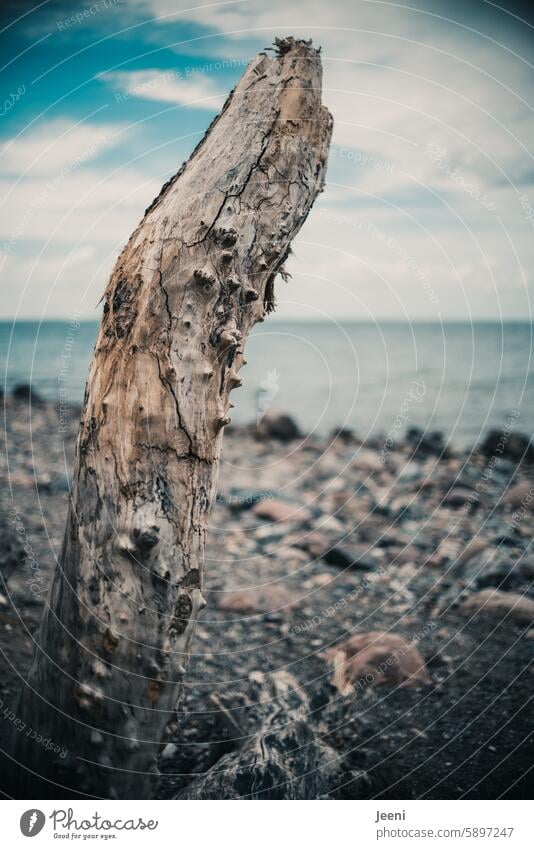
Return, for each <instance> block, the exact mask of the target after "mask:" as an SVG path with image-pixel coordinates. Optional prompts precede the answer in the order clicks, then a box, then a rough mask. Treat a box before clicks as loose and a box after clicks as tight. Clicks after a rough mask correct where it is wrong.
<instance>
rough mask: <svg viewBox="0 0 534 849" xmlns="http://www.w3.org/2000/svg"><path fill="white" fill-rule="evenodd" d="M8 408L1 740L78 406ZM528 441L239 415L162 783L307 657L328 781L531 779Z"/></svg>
mask: <svg viewBox="0 0 534 849" xmlns="http://www.w3.org/2000/svg"><path fill="white" fill-rule="evenodd" d="M21 394H22V395H24V393H21ZM5 412H6V415H5V418H4V423H5V448H6V450H5V451H4V452H3V453H2V455H1V456H0V476H1V478H2V500H1V502H0V533H1V534H2V547H1V554H0V569H1V572H2V576H3V578H4V581H5V583H4V586H3V588H0V592H1V593H2V597H1V599H0V648H1V650H2V651H1V655H0V657H1V664H2V668H1V674H0V686H1V692H0V703H1V705H0V707H1V709H0V719H2V720H3V721H2V722H1V723H0V733H1V735H2V741H1V743H2V746H4V745H5V741H6V738H7V736H8V734H9V733H10V731H11V729H12V727H13V720H12V719H10V716H12V714H10V710H12V709H13V708H14V707H15V705H16V696H17V691H18V689H19V686H20V680H21V676H24V674H25V671H26V670H27V668H28V665H29V662H30V660H31V655H32V639H33V635H34V633H35V630H36V628H37V626H38V622H39V619H40V616H41V613H42V609H43V604H44V599H45V598H46V591H47V588H48V586H49V583H50V577H51V572H52V570H53V567H54V563H55V559H56V557H57V556H58V555H59V551H60V547H61V541H62V536H63V529H64V523H65V516H66V509H67V500H68V488H69V475H70V469H71V466H72V459H73V453H74V441H75V435H76V431H77V424H78V414H79V411H76V410H75V409H70V410H68V411H67V413H66V414H65V415H64V416H63V419H62V422H61V424H59V423H58V412H57V409H56V408H55V407H54V406H53V405H50V404H47V403H44V402H39V401H38V399H35V400H34V402H32V404H31V407H30V405H29V403H28V399H27V398H24V397H20V398H13V397H11V396H10V397H8V398H6V399H5ZM30 422H31V426H30ZM530 452H531V449H530V447H529V444H528V440H527V439H526V438H524V437H521V435H520V434H517V433H515V432H513V429H511V428H508V430H505V431H504V435H502V434H498V433H497V434H495V433H494V434H490V435H488V437H487V439H486V442H485V443H484V445H483V446H480V447H479V448H476V449H474V450H473V451H471V452H459V451H456V450H455V449H454V446H447V445H446V444H445V443H444V441H443V438H442V437H441V436H440V435H439V434H431V435H428V434H422V433H419V432H415V431H413V432H411V433H409V434H407V436H406V437H405V438H404V439H403V440H402V441H401V442H400V443H399V444H397V445H394V446H390V445H387V444H386V443H385V442H384V440H382V439H380V438H379V437H377V438H376V439H375V440H374V441H372V442H370V443H366V444H365V445H362V444H361V443H360V442H359V440H358V439H357V437H356V436H355V435H354V434H351V433H347V432H343V433H340V434H332V435H331V436H330V437H329V438H321V437H317V436H314V437H313V438H306V437H301V436H300V435H298V434H297V432H296V429H295V428H294V426H293V424H292V423H291V422H290V421H289V420H287V418H285V417H283V416H278V415H277V414H276V413H269V414H268V415H266V417H265V419H264V421H263V422H262V423H261V425H260V428H253V427H249V428H236V429H234V428H232V427H229V428H228V429H227V433H226V434H225V444H224V453H223V459H222V463H221V468H220V486H219V495H218V498H217V503H216V505H215V508H214V511H213V516H212V528H211V532H210V544H209V551H208V562H207V568H206V590H205V596H206V599H207V601H208V606H207V608H206V609H205V610H204V611H203V613H202V616H201V620H200V621H199V623H198V626H197V632H196V638H195V640H194V644H193V654H192V656H191V660H190V666H189V672H188V679H187V685H186V687H185V693H184V696H183V699H182V701H181V704H180V705H179V710H178V718H177V722H176V723H175V724H174V726H173V727H170V729H169V734H168V739H167V740H166V741H165V748H164V749H163V752H162V756H161V762H160V769H161V771H162V773H163V774H164V777H163V780H162V782H161V787H160V790H159V793H160V795H162V796H164V797H167V796H173V795H175V794H176V793H178V792H180V791H182V790H183V789H184V788H186V787H187V786H188V784H189V783H190V782H191V780H192V776H194V775H196V774H199V773H203V772H204V771H205V770H207V769H209V768H210V767H213V766H215V765H216V764H217V761H218V760H219V759H220V758H221V757H222V756H223V755H225V754H228V753H229V752H233V751H237V750H238V749H239V747H240V746H242V745H243V740H244V739H245V738H246V737H247V734H248V733H249V731H250V729H249V728H248V725H247V720H246V713H247V710H249V711H250V710H252V705H253V696H252V692H253V682H254V681H255V680H256V679H257V676H258V674H259V673H262V674H264V675H265V674H267V673H271V672H277V671H278V670H287V671H288V672H290V673H291V674H292V675H293V676H294V677H295V679H296V680H297V681H298V682H299V684H300V686H301V687H302V688H303V689H304V690H305V692H306V693H307V695H308V697H309V700H310V710H309V714H308V716H307V722H308V723H309V725H310V727H311V728H313V730H314V733H315V734H316V735H317V737H318V738H320V739H321V740H322V741H324V742H325V745H326V744H328V746H329V747H331V748H330V749H329V751H330V750H331V751H332V752H334V753H335V754H334V755H333V756H332V758H333V759H334V760H336V761H337V760H338V761H339V770H338V773H337V777H336V778H335V779H332V778H328V780H327V781H326V783H325V786H324V788H323V791H322V793H321V796H323V797H324V798H354V797H367V798H390V799H399V798H401V799H409V798H437V799H449V798H497V797H507V798H528V797H529V795H531V793H532V787H531V786H529V784H530V785H531V781H530V780H529V779H530V775H531V773H529V770H530V768H531V766H532V764H533V763H534V759H533V739H532V710H531V706H530V700H531V698H532V689H533V688H532V684H533V679H532V667H531V666H530V663H531V659H532V649H533V647H534V630H533V629H534V613H533V610H534V589H533V581H532V579H533V577H534V553H532V543H531V538H532V519H533V515H534V467H533V465H532V457H531V456H530ZM392 637H395V638H396V639H398V640H399V642H398V645H399V646H401V648H400V650H398V651H397V650H395V651H394V650H393V649H392V648H391V645H393V644H392V643H391V639H392ZM355 639H356V642H358V640H359V642H358V646H361V645H364V644H365V646H366V647H367V648H365V649H362V648H361V647H360V648H358V650H355V649H354V645H356V643H354V640H355ZM388 640H390V642H389V643H388ZM349 641H353V642H349ZM362 641H363V642H362ZM390 643H391V644H390ZM351 646H352V648H351ZM403 646H404V648H403ZM392 658H393V660H392ZM411 662H413V663H415V667H413V664H412V667H410V663H411ZM414 668H416V670H417V671H416V672H415V673H414ZM247 706H248V707H247ZM256 707H257V706H256ZM243 716H244V717H245V719H243ZM355 776H358V777H359V778H358V780H355ZM268 795H269V794H268V793H267V797H268Z"/></svg>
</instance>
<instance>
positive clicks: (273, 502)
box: [252, 498, 310, 522]
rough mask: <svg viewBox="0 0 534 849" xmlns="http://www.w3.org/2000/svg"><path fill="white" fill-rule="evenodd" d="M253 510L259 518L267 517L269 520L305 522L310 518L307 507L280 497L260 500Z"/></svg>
mask: <svg viewBox="0 0 534 849" xmlns="http://www.w3.org/2000/svg"><path fill="white" fill-rule="evenodd" d="M252 512H253V513H254V515H255V516H257V517H258V518H259V519H267V520H268V521H269V522H305V521H306V520H307V519H309V518H310V513H309V510H307V509H306V508H305V507H302V506H301V505H299V504H296V503H294V502H291V501H282V500H281V499H278V498H271V499H266V500H265V501H259V502H258V503H257V504H255V505H254V507H253V508H252Z"/></svg>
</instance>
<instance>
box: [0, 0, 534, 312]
mask: <svg viewBox="0 0 534 849" xmlns="http://www.w3.org/2000/svg"><path fill="white" fill-rule="evenodd" d="M528 8H529V7H528V5H523V4H517V3H515V4H514V3H507V6H506V9H504V8H501V7H499V6H498V5H497V4H494V3H489V2H482V1H481V2H479V0H471V2H463V3H459V2H454V0H453V2H447V3H442V2H424V3H421V2H415V0H414V2H413V3H411V4H409V3H406V4H401V3H394V2H383V0H353V2H350V0H328V2H327V0H291V2H288V0H269V2H260V0H230V1H229V2H222V3H216V2H211V3H207V2H203V3H195V2H194V0H122V2H119V1H118V0H94V2H91V0H87V2H86V3H78V2H68V3H67V2H61V1H60V2H56V0H48V2H46V0H45V2H41V3H39V4H37V3H20V2H9V0H8V2H4V3H3V11H2V13H1V14H2V21H1V25H0V30H1V31H0V46H1V53H0V55H1V56H2V57H3V58H2V63H3V66H2V68H1V77H2V96H1V97H0V150H1V155H0V183H1V188H0V206H1V216H0V230H1V232H0V270H1V279H2V286H1V293H0V318H8V319H11V318H13V317H16V318H19V319H20V318H37V319H51V318H65V319H72V318H82V319H85V318H88V319H90V318H97V317H98V316H99V311H100V309H101V307H100V306H98V303H99V301H100V298H101V295H102V292H103V290H104V286H105V283H106V280H107V277H108V275H109V273H110V271H111V269H112V267H113V264H114V261H115V259H116V257H117V255H118V253H119V251H120V249H121V247H122V246H123V245H124V244H125V242H126V241H127V239H128V237H129V235H130V233H131V231H132V230H133V229H134V228H135V226H136V225H137V223H138V222H139V220H140V219H141V218H142V215H143V212H144V210H145V208H146V207H147V206H148V205H149V203H150V201H151V200H152V198H153V197H155V196H156V195H157V194H158V192H159V189H160V187H161V185H162V184H163V183H164V182H165V181H166V180H167V179H168V178H169V177H170V176H171V175H172V174H174V173H175V172H176V171H177V170H178V168H179V167H180V165H181V164H182V162H183V161H184V160H185V159H187V157H188V156H189V154H190V153H191V151H192V150H193V148H194V147H195V145H196V144H197V143H198V141H199V139H200V138H201V137H202V135H203V133H204V132H205V130H206V128H207V127H208V125H209V123H210V121H211V120H212V118H213V116H214V115H215V114H216V113H217V111H218V110H219V108H220V105H221V103H222V101H223V100H224V97H225V96H226V94H227V93H228V92H229V91H230V89H231V88H232V87H233V86H234V85H235V84H236V83H237V81H238V80H239V78H240V76H241V75H242V73H243V71H244V69H245V67H246V65H247V63H248V61H249V60H250V58H251V57H253V56H254V55H255V54H256V53H257V52H258V51H260V50H262V49H264V48H265V47H267V46H269V45H271V44H272V42H273V40H274V38H275V37H277V36H278V37H283V36H286V35H294V36H295V37H298V38H312V39H313V42H314V44H315V45H320V46H321V48H322V59H323V69H324V80H323V102H324V103H325V104H326V105H327V106H328V107H329V109H330V111H331V112H332V114H333V116H334V135H333V142H332V147H331V152H330V158H329V166H328V173H327V183H326V189H325V192H324V193H323V194H322V195H321V196H320V198H319V199H318V201H317V203H316V204H315V207H314V209H313V211H312V213H311V215H310V217H309V218H308V220H307V221H306V223H305V225H304V227H303V229H302V231H301V233H300V234H299V236H298V237H297V239H296V240H295V242H294V246H293V250H294V254H293V256H292V257H291V259H290V261H289V263H288V270H289V271H290V272H291V273H292V275H293V276H292V279H291V280H290V281H289V282H287V283H284V282H282V281H279V282H278V284H277V298H278V303H279V306H278V310H277V312H276V313H275V317H274V320H276V319H295V318H301V319H306V320H309V319H321V320H330V319H357V320H401V321H405V320H408V321H417V320H425V321H427V320H428V321H441V320H467V321H470V320H497V321H498V320H502V319H505V320H506V319H510V320H516V319H517V320H530V319H531V318H532V315H531V310H532V298H533V295H534V238H533V236H534V159H533V152H532V143H533V139H534V133H533V129H534V120H533V111H532V101H533V98H534V86H533V85H532V83H533V76H534V73H533V72H534V50H533V46H534V26H533V24H534V17H533V15H532V13H531V12H529V11H528Z"/></svg>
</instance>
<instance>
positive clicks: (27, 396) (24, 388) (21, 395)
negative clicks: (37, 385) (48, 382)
mask: <svg viewBox="0 0 534 849" xmlns="http://www.w3.org/2000/svg"><path fill="white" fill-rule="evenodd" d="M11 394H12V395H13V398H16V400H17V401H31V403H32V404H40V403H41V402H42V398H41V396H40V395H39V394H38V393H37V392H36V391H35V389H32V387H31V386H30V384H29V383H17V385H16V386H14V387H13V391H12V393H11Z"/></svg>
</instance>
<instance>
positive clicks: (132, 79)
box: [102, 69, 224, 109]
mask: <svg viewBox="0 0 534 849" xmlns="http://www.w3.org/2000/svg"><path fill="white" fill-rule="evenodd" d="M102 79H104V80H105V81H106V82H109V83H111V84H112V85H113V86H115V88H116V89H118V93H117V94H116V100H117V102H121V101H122V100H123V99H127V98H129V97H140V98H142V99H143V100H157V101H162V102H164V103H177V104H180V105H183V106H189V107H190V108H194V109H215V108H219V107H220V106H221V105H222V103H223V101H224V95H223V94H222V93H221V92H220V91H218V90H217V88H216V86H215V84H214V82H213V80H212V79H211V78H210V77H208V76H206V75H205V74H202V73H192V72H191V73H189V74H188V75H186V74H185V72H184V73H182V72H180V71H160V70H157V69H150V70H144V71H112V72H110V73H107V74H103V76H102Z"/></svg>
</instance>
